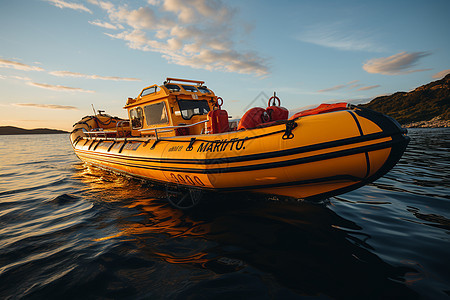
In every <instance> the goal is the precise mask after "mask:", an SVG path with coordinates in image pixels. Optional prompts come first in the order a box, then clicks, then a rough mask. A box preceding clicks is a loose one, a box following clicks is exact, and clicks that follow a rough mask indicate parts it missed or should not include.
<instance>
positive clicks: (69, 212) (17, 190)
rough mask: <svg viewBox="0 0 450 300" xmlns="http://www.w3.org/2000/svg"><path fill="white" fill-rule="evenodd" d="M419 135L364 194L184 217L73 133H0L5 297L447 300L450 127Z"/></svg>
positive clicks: (0, 278) (0, 280)
mask: <svg viewBox="0 0 450 300" xmlns="http://www.w3.org/2000/svg"><path fill="white" fill-rule="evenodd" d="M409 135H410V137H411V142H410V145H409V146H408V148H407V151H406V153H405V154H404V156H403V158H402V159H401V160H400V162H399V163H398V164H397V165H396V166H395V167H394V168H393V169H392V170H391V171H390V172H389V173H388V174H386V175H385V176H384V177H383V178H381V179H379V180H377V181H376V182H375V183H373V184H370V185H367V186H365V187H362V188H360V189H358V190H356V191H353V192H350V193H347V194H343V195H340V196H338V197H333V198H330V199H326V200H324V201H322V202H320V203H310V202H301V201H280V200H276V199H274V198H267V197H263V196H257V195H250V194H237V195H217V194H216V195H212V196H208V197H209V198H207V199H206V203H205V204H204V205H202V206H200V207H199V208H196V209H194V210H192V211H187V212H186V211H180V210H177V209H174V208H172V207H171V206H170V205H169V204H168V202H167V201H166V199H165V191H164V189H163V188H162V187H160V186H156V185H153V184H151V183H149V182H144V181H141V180H137V179H133V178H128V177H124V176H120V175H116V174H114V173H109V172H106V171H103V170H99V169H96V168H92V167H89V166H87V165H85V164H84V163H82V162H81V161H80V160H79V159H78V158H77V157H76V156H75V154H74V153H73V151H72V148H71V146H70V142H69V137H68V135H66V134H63V135H18V136H0V299H17V298H25V299H416V298H419V299H449V298H450V129H410V130H409Z"/></svg>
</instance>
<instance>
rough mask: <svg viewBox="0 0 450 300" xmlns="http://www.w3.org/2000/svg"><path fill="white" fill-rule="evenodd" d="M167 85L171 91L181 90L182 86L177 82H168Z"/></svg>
mask: <svg viewBox="0 0 450 300" xmlns="http://www.w3.org/2000/svg"><path fill="white" fill-rule="evenodd" d="M165 87H166V88H167V89H168V90H169V91H170V92H179V91H180V87H179V86H178V85H176V84H166V85H165Z"/></svg>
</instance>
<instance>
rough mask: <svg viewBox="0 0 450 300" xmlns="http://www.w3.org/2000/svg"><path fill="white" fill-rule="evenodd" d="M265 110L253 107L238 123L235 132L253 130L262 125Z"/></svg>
mask: <svg viewBox="0 0 450 300" xmlns="http://www.w3.org/2000/svg"><path fill="white" fill-rule="evenodd" d="M264 112H265V109H264V108H261V107H253V108H251V109H249V110H247V112H246V113H245V114H244V115H243V116H242V119H241V120H240V121H239V124H238V128H237V130H241V129H249V128H255V127H256V126H258V125H260V124H262V123H264V120H263V117H264Z"/></svg>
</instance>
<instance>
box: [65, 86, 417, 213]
mask: <svg viewBox="0 0 450 300" xmlns="http://www.w3.org/2000/svg"><path fill="white" fill-rule="evenodd" d="M222 103H223V101H222V99H221V98H220V97H217V96H216V95H215V94H214V92H213V91H211V90H210V89H209V88H207V87H206V86H205V85H204V82H202V81H194V80H184V79H175V78H167V80H166V81H165V82H164V84H163V85H160V86H158V85H152V86H150V87H147V88H145V89H143V90H142V91H141V93H140V94H139V96H137V97H136V98H128V100H127V103H126V105H125V107H124V108H125V109H127V111H128V115H129V119H127V120H125V119H120V118H117V117H111V116H109V115H107V114H104V113H103V112H102V111H99V113H98V114H96V115H94V116H87V117H84V118H83V119H81V121H79V122H77V123H76V124H75V125H74V129H73V131H72V132H71V135H70V139H71V143H72V146H73V149H74V151H75V153H76V155H77V156H78V157H79V158H80V159H81V160H82V161H84V162H86V163H88V164H91V165H94V166H97V167H101V168H104V169H108V170H112V171H116V172H120V173H124V174H128V175H132V176H137V177H141V178H144V179H148V180H151V181H155V182H160V183H163V184H164V185H166V187H167V193H168V194H167V195H168V199H169V200H170V201H171V202H172V204H174V205H175V206H177V207H180V208H187V207H191V206H194V205H195V204H197V202H198V201H199V199H200V196H201V194H202V191H217V192H236V191H248V192H257V193H265V194H272V195H281V196H288V197H295V198H302V199H323V198H326V197H330V196H333V195H338V194H341V193H345V192H348V191H351V190H354V189H356V188H358V187H361V186H363V185H365V184H367V183H370V182H372V181H374V180H376V179H378V178H379V177H381V176H383V175H384V174H385V173H386V172H388V171H389V170H390V169H391V168H392V167H393V166H394V165H395V164H396V163H397V161H398V160H399V159H400V157H401V156H402V154H403V152H404V150H405V148H406V146H407V144H408V141H409V138H408V137H407V136H406V130H405V129H402V128H401V127H400V125H399V124H398V123H397V122H396V121H395V120H393V119H392V118H390V117H387V116H385V115H382V114H380V113H377V112H374V111H371V110H368V109H363V108H360V107H356V106H353V105H349V104H346V103H337V104H322V105H321V106H319V107H317V108H315V109H312V110H307V111H303V112H299V113H297V114H294V115H293V116H291V117H290V118H289V112H288V110H287V109H285V108H283V107H281V106H280V104H281V103H280V100H279V98H278V97H276V96H275V94H274V97H272V98H270V100H269V104H268V107H267V108H261V107H255V108H252V109H250V110H249V111H247V112H246V113H245V114H244V116H243V117H242V118H241V119H240V120H239V121H235V120H230V119H229V118H228V114H227V112H226V110H223V109H222V108H221V105H222Z"/></svg>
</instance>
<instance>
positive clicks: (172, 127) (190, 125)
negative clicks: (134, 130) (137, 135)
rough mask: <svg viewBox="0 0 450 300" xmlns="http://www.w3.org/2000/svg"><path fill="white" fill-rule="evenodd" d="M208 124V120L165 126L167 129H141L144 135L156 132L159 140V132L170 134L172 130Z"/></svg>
mask: <svg viewBox="0 0 450 300" xmlns="http://www.w3.org/2000/svg"><path fill="white" fill-rule="evenodd" d="M206 122H208V120H204V121H200V122H197V123H194V124H187V125H178V126H165V127H155V128H147V129H139V131H140V132H142V133H144V134H145V132H147V131H154V132H155V137H156V139H158V131H159V133H163V132H170V131H172V130H176V129H178V128H188V127H192V126H195V125H198V124H202V123H206Z"/></svg>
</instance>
